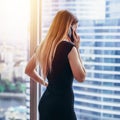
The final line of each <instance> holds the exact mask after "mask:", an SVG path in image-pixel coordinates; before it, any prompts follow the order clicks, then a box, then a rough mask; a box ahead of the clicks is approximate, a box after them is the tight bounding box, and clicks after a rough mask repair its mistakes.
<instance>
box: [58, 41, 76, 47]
mask: <svg viewBox="0 0 120 120" xmlns="http://www.w3.org/2000/svg"><path fill="white" fill-rule="evenodd" d="M59 45H63V46H68V47H70V46H72V47H73V46H75V45H74V43H73V42H70V41H67V40H62V41H61V42H60V43H59Z"/></svg>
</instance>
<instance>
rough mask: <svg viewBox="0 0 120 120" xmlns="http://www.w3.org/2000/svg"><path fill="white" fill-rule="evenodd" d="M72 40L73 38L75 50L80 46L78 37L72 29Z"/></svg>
mask: <svg viewBox="0 0 120 120" xmlns="http://www.w3.org/2000/svg"><path fill="white" fill-rule="evenodd" d="M73 38H74V44H75V46H76V48H77V49H79V46H80V36H79V35H77V33H76V31H75V30H74V29H73Z"/></svg>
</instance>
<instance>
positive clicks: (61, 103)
mask: <svg viewBox="0 0 120 120" xmlns="http://www.w3.org/2000/svg"><path fill="white" fill-rule="evenodd" d="M73 46H74V45H73V44H72V43H71V42H67V41H62V42H60V43H59V45H58V46H57V49H56V52H55V56H54V59H53V63H52V71H51V72H50V73H48V75H47V79H48V83H49V84H48V86H47V88H46V90H45V92H44V94H43V95H42V98H41V99H40V102H39V106H38V108H39V113H40V120H77V118H76V115H75V112H74V94H73V90H72V83H73V74H72V71H71V68H70V64H69V61H68V53H69V52H70V51H71V49H72V47H73ZM46 50H47V49H46Z"/></svg>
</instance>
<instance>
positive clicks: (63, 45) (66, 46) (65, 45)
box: [58, 40, 75, 54]
mask: <svg viewBox="0 0 120 120" xmlns="http://www.w3.org/2000/svg"><path fill="white" fill-rule="evenodd" d="M74 46H75V45H74V43H72V42H70V41H66V40H63V41H61V42H60V43H59V45H58V49H60V50H62V51H64V52H66V53H67V54H68V53H69V52H70V51H71V49H72V48H73V47H74Z"/></svg>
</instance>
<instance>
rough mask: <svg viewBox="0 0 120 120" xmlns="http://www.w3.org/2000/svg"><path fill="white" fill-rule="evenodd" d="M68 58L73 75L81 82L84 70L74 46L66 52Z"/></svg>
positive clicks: (83, 77)
mask: <svg viewBox="0 0 120 120" xmlns="http://www.w3.org/2000/svg"><path fill="white" fill-rule="evenodd" d="M68 59H69V63H70V67H71V70H72V73H73V76H74V77H75V79H76V80H77V81H78V82H83V81H84V80H85V76H86V72H85V68H84V66H83V64H82V61H81V58H80V56H79V54H78V51H77V49H76V48H75V47H73V48H72V50H71V51H70V53H69V54H68Z"/></svg>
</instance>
